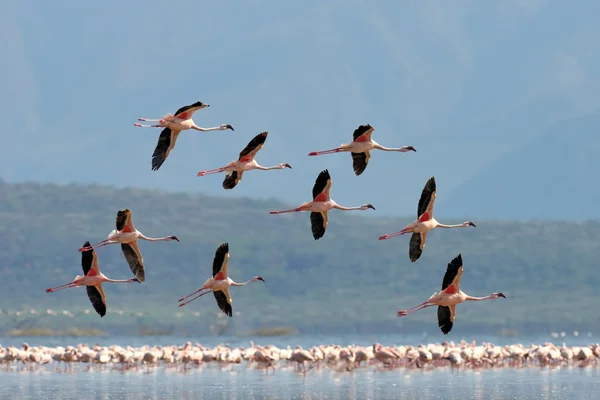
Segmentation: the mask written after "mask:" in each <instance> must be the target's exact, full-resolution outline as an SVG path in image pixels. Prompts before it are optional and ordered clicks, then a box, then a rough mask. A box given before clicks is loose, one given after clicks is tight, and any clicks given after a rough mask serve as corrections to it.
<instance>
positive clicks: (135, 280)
mask: <svg viewBox="0 0 600 400" xmlns="http://www.w3.org/2000/svg"><path fill="white" fill-rule="evenodd" d="M132 281H133V282H137V283H142V282H140V280H139V279H138V278H133V279H132Z"/></svg>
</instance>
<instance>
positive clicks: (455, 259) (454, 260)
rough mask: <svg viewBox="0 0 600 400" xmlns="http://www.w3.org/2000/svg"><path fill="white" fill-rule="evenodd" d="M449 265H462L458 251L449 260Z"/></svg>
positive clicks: (460, 254)
mask: <svg viewBox="0 0 600 400" xmlns="http://www.w3.org/2000/svg"><path fill="white" fill-rule="evenodd" d="M450 265H453V266H456V267H461V266H462V265H463V261H462V253H458V255H457V256H456V257H454V258H453V259H452V261H450Z"/></svg>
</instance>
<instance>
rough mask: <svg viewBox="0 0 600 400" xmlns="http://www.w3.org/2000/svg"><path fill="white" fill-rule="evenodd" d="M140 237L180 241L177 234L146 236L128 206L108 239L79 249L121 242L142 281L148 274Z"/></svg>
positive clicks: (155, 240)
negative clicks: (138, 228) (155, 236)
mask: <svg viewBox="0 0 600 400" xmlns="http://www.w3.org/2000/svg"><path fill="white" fill-rule="evenodd" d="M139 239H142V240H147V241H149V242H159V241H165V242H169V241H171V240H176V241H178V242H179V238H177V236H166V237H163V238H150V237H147V236H144V235H143V234H142V233H141V232H140V231H138V230H137V229H135V226H133V221H132V220H131V211H130V210H129V209H128V208H126V209H125V210H119V211H118V212H117V229H115V230H113V231H112V232H111V233H110V234H109V235H108V239H106V240H103V241H101V242H99V243H96V244H94V245H89V244H88V245H86V246H84V247H82V248H80V249H79V251H87V250H89V249H95V248H98V247H103V246H107V245H109V244H115V243H121V250H122V251H123V255H124V256H125V260H127V264H129V268H130V269H131V272H132V273H133V274H134V275H135V277H136V278H138V279H139V280H140V282H144V280H145V279H146V275H145V272H144V258H143V257H142V253H141V252H140V249H139V248H138V244H137V241H138V240H139Z"/></svg>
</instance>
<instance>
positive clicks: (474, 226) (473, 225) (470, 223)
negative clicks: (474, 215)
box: [469, 222, 477, 228]
mask: <svg viewBox="0 0 600 400" xmlns="http://www.w3.org/2000/svg"><path fill="white" fill-rule="evenodd" d="M469 226H472V227H473V228H477V225H475V224H474V223H472V222H469Z"/></svg>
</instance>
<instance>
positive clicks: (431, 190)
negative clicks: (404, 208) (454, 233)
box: [379, 176, 475, 262]
mask: <svg viewBox="0 0 600 400" xmlns="http://www.w3.org/2000/svg"><path fill="white" fill-rule="evenodd" d="M435 193H436V188H435V178H434V177H433V176H432V177H431V178H429V180H428V181H427V183H425V187H424V188H423V191H422V192H421V198H420V199H419V206H418V207H417V220H416V221H415V222H413V223H411V224H408V225H406V226H405V227H404V228H403V229H402V230H401V231H400V232H395V233H390V234H388V235H383V236H380V237H379V240H385V239H389V238H392V237H395V236H400V235H404V234H405V233H409V232H412V233H413V234H412V237H411V238H410V243H409V244H408V257H409V258H410V261H412V262H415V261H417V260H418V259H419V257H421V253H423V249H424V248H425V241H426V240H427V232H429V231H431V230H433V229H435V228H468V227H469V226H472V227H475V224H474V223H473V222H471V221H467V222H463V223H462V224H457V225H444V224H440V223H439V222H437V221H436V220H435V218H433V205H434V203H435V196H436V195H435Z"/></svg>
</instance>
